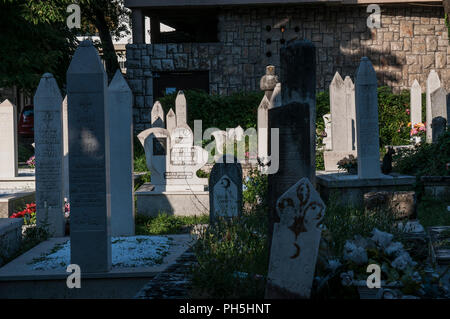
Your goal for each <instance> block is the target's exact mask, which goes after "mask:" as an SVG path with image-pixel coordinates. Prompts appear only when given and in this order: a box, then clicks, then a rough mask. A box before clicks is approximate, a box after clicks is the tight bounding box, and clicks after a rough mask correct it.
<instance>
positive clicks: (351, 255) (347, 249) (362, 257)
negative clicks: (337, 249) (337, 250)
mask: <svg viewBox="0 0 450 319" xmlns="http://www.w3.org/2000/svg"><path fill="white" fill-rule="evenodd" d="M344 260H350V261H353V262H354V263H356V264H358V265H360V264H364V263H366V262H367V260H368V257H367V252H366V250H365V249H364V248H363V247H361V246H357V245H356V244H355V243H353V242H351V241H349V240H347V241H346V242H345V246H344Z"/></svg>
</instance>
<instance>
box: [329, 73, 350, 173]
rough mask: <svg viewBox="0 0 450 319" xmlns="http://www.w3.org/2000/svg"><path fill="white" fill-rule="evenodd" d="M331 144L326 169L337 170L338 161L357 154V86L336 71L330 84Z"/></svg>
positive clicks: (347, 77)
mask: <svg viewBox="0 0 450 319" xmlns="http://www.w3.org/2000/svg"><path fill="white" fill-rule="evenodd" d="M330 109H331V146H332V151H326V152H325V153H324V161H325V170H327V171H333V170H337V169H338V167H337V162H338V161H339V160H341V159H342V158H344V157H348V156H349V155H350V154H351V155H353V156H356V149H357V147H356V145H357V142H356V116H355V86H354V84H353V82H352V80H351V79H350V77H349V76H346V77H345V80H342V77H341V76H340V74H339V73H338V72H336V74H335V76H334V78H333V81H332V82H331V85H330Z"/></svg>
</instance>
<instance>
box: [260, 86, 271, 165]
mask: <svg viewBox="0 0 450 319" xmlns="http://www.w3.org/2000/svg"><path fill="white" fill-rule="evenodd" d="M269 107H270V101H269V99H268V98H267V96H266V95H264V96H263V98H262V100H261V103H260V104H259V106H258V123H257V124H258V126H257V128H258V159H259V161H260V162H261V164H263V165H266V164H267V163H268V158H269V150H268V148H269V132H268V128H269V114H268V111H269Z"/></svg>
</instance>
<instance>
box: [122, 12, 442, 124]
mask: <svg viewBox="0 0 450 319" xmlns="http://www.w3.org/2000/svg"><path fill="white" fill-rule="evenodd" d="M366 9H367V6H341V5H340V6H317V5H316V6H307V5H304V6H292V7H283V6H280V7H266V8H264V7H263V8H239V9H223V10H222V11H221V13H220V14H219V17H218V18H219V25H218V29H219V42H217V43H181V44H153V45H151V44H139V45H136V44H129V45H127V62H126V63H127V79H128V82H129V85H130V87H131V89H132V91H133V94H134V98H135V101H134V103H135V104H134V122H135V129H136V131H142V130H143V129H145V128H148V127H149V126H150V110H151V107H152V105H153V72H158V71H186V70H189V71H201V70H203V71H205V70H208V71H209V80H210V93H212V94H230V93H232V92H236V91H240V90H244V91H251V90H259V80H260V78H261V76H262V75H263V74H264V70H265V66H266V65H268V64H273V65H275V66H276V67H277V70H278V71H277V73H278V72H279V70H280V68H279V65H280V56H279V51H280V47H281V46H282V45H283V44H282V43H281V42H282V39H284V40H285V41H286V42H287V41H288V40H291V39H294V38H299V39H302V38H306V39H309V40H311V41H312V42H313V43H314V45H315V46H316V48H317V50H316V54H317V57H316V61H317V75H316V78H317V89H318V90H319V91H321V90H325V89H328V86H329V84H330V82H331V80H332V79H333V76H334V73H335V72H336V71H339V73H340V74H341V75H343V76H345V75H350V76H351V77H352V79H353V80H354V74H355V72H356V69H357V67H358V64H359V62H360V59H361V57H362V56H368V57H369V58H370V59H371V61H372V63H373V66H374V68H375V71H376V72H377V77H378V84H379V85H388V86H391V87H393V89H394V90H395V91H400V90H402V89H408V88H409V87H410V86H411V85H412V83H413V81H414V79H417V80H418V81H419V83H420V85H421V86H422V88H425V83H426V77H427V76H428V73H429V72H430V70H431V69H435V70H436V71H437V72H438V74H439V76H440V78H441V81H442V83H443V84H444V85H445V86H446V89H447V90H450V81H449V79H450V45H449V40H448V35H447V29H446V27H445V23H444V10H443V8H442V7H430V6H428V7H422V6H408V5H403V6H388V5H381V9H382V19H381V28H379V29H369V28H368V27H367V25H366V21H367V17H368V16H369V13H367V12H366ZM199 23H201V21H200V22H199ZM267 26H270V27H271V30H270V31H267V29H266V27H267ZM281 26H285V32H284V33H282V32H281V29H280V27H281ZM268 39H270V43H269V41H268ZM267 52H270V53H271V55H270V56H267Z"/></svg>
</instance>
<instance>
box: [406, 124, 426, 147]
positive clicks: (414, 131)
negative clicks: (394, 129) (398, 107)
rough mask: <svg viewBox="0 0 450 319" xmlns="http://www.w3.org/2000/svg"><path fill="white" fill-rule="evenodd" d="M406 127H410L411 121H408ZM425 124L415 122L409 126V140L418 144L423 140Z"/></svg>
mask: <svg viewBox="0 0 450 319" xmlns="http://www.w3.org/2000/svg"><path fill="white" fill-rule="evenodd" d="M408 127H411V122H410V123H408ZM425 134H426V126H425V123H417V124H414V126H413V127H412V128H411V131H410V133H409V135H410V136H411V142H413V143H414V144H419V143H420V142H421V141H425Z"/></svg>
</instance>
